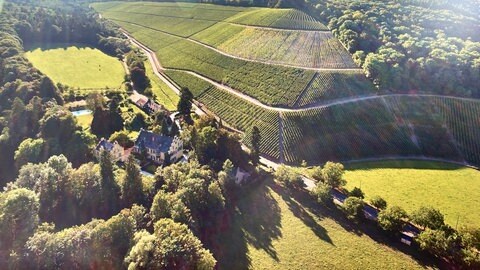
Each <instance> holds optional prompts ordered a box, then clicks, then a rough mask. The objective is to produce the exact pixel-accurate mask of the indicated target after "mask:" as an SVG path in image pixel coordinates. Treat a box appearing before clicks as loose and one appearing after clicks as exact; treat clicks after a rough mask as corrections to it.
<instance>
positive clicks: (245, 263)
mask: <svg viewBox="0 0 480 270" xmlns="http://www.w3.org/2000/svg"><path fill="white" fill-rule="evenodd" d="M238 198H239V199H238V200H236V202H234V204H233V205H232V207H231V209H230V211H229V212H227V213H226V214H225V215H224V217H223V220H222V221H221V226H220V228H219V230H218V232H217V233H216V235H215V238H216V239H215V241H213V242H214V244H213V245H210V246H211V250H212V252H213V254H214V257H215V258H216V259H217V260H218V269H248V268H250V267H251V258H250V257H249V254H248V245H251V246H253V247H254V248H256V249H261V250H263V251H265V252H266V253H267V254H268V255H269V256H270V257H271V258H272V259H274V260H275V261H277V262H278V261H279V258H278V255H277V252H276V250H275V248H274V247H273V245H272V242H273V240H275V239H279V238H281V237H282V232H281V213H280V207H279V206H278V203H277V201H276V200H275V198H273V197H272V193H271V191H270V189H269V188H268V187H267V186H266V185H265V183H264V182H262V183H257V184H254V185H253V186H250V187H248V188H246V190H245V191H242V192H241V193H240V194H238ZM210 242H212V241H210Z"/></svg>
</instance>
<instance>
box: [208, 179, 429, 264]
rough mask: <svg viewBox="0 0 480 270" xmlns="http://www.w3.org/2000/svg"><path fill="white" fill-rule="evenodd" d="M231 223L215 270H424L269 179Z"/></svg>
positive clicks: (240, 206) (220, 237) (245, 198)
mask: <svg viewBox="0 0 480 270" xmlns="http://www.w3.org/2000/svg"><path fill="white" fill-rule="evenodd" d="M231 223H232V226H231V228H230V229H229V230H226V231H225V232H224V233H221V234H219V235H218V236H217V237H218V249H214V256H216V258H217V260H218V261H219V269H421V268H423V267H424V266H423V265H422V264H421V263H419V262H417V261H416V260H415V259H413V258H412V257H411V256H410V255H406V254H404V253H402V252H399V251H397V250H395V249H394V248H391V247H389V246H387V245H384V244H383V243H384V241H386V240H385V239H384V238H382V236H379V235H367V234H365V233H363V232H362V231H354V230H352V228H354V227H355V226H354V225H353V224H351V223H350V222H349V221H347V220H346V219H345V218H344V217H343V215H342V214H340V213H339V212H338V211H336V210H326V209H325V208H323V207H320V206H319V205H318V204H316V203H312V200H311V198H310V197H309V196H308V195H306V194H305V193H295V194H289V193H287V191H286V190H285V189H284V188H282V187H280V186H278V185H277V184H275V183H274V182H272V181H267V182H266V183H262V184H260V185H259V186H258V187H254V188H253V189H252V190H250V192H248V193H247V194H245V195H243V196H241V199H240V201H239V203H238V207H237V209H236V212H235V214H234V217H233V220H231ZM374 239H375V240H374ZM389 245H392V244H391V243H390V244H389ZM393 246H396V245H395V244H393ZM397 246H398V245H397Z"/></svg>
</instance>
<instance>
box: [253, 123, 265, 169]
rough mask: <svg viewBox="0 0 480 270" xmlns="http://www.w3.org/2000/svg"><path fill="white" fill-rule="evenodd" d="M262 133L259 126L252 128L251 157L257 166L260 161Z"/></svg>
mask: <svg viewBox="0 0 480 270" xmlns="http://www.w3.org/2000/svg"><path fill="white" fill-rule="evenodd" d="M261 141H262V135H261V134H260V130H259V129H258V127H256V126H254V127H253V128H252V137H251V145H252V150H251V151H250V159H251V160H252V163H253V166H257V165H258V162H260V147H261Z"/></svg>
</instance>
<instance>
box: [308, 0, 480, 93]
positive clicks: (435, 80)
mask: <svg viewBox="0 0 480 270" xmlns="http://www.w3.org/2000/svg"><path fill="white" fill-rule="evenodd" d="M309 4H310V8H309V10H315V11H314V12H315V13H316V15H317V16H318V17H319V18H320V19H321V20H322V21H324V22H325V23H326V24H327V25H328V27H329V29H330V30H331V31H332V32H333V34H334V35H335V36H336V37H337V38H338V39H339V40H340V41H341V42H342V43H343V44H344V45H345V47H346V48H347V49H348V50H349V51H350V53H352V54H353V59H354V61H355V62H356V64H357V65H358V66H360V67H362V68H363V70H364V72H365V74H366V75H367V77H368V78H370V79H371V80H372V81H373V82H374V84H375V85H376V87H377V88H378V91H379V92H382V93H388V92H393V93H432V94H441V95H451V96H463V97H473V98H479V97H480V87H479V85H478V80H479V79H480V20H479V18H478V12H477V13H476V12H475V10H477V11H478V6H479V5H480V3H479V1H477V0H464V1H433V0H432V1H428V0H425V1H421V0H397V1H364V0H355V1H329V0H327V1H318V0H313V1H310V2H309Z"/></svg>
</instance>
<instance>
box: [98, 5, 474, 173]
mask: <svg viewBox="0 0 480 270" xmlns="http://www.w3.org/2000/svg"><path fill="white" fill-rule="evenodd" d="M92 6H93V7H94V8H95V10H97V11H98V12H100V13H101V14H102V16H103V17H104V18H107V19H109V20H111V21H112V22H114V23H116V24H118V25H119V26H120V27H121V28H122V29H124V30H125V31H127V32H128V33H129V34H130V35H132V36H133V37H134V38H135V39H136V40H138V41H139V42H141V43H143V44H144V45H145V46H147V47H148V48H150V49H151V50H153V51H154V52H155V54H156V56H157V58H158V60H159V61H160V64H161V65H162V67H163V69H164V70H163V72H164V73H165V74H166V75H167V76H168V77H170V79H172V80H173V81H175V82H176V83H177V84H178V85H180V86H186V87H189V88H190V90H191V91H192V93H193V94H194V95H195V99H196V100H197V101H198V102H200V103H202V104H203V105H205V106H206V107H207V108H208V110H209V111H211V112H213V113H214V114H215V115H217V116H218V117H220V118H221V119H222V121H223V122H225V123H228V124H229V125H230V126H232V127H234V128H236V129H239V130H241V131H243V132H245V139H244V142H245V143H246V144H247V145H248V144H249V141H250V140H249V138H250V136H251V135H250V133H249V132H250V128H251V127H252V126H257V127H259V129H260V132H261V135H262V145H261V150H262V152H263V154H265V155H267V156H269V157H271V158H273V159H276V160H280V161H284V162H287V163H292V164H298V163H300V162H301V161H302V160H305V161H307V162H308V163H309V164H318V163H322V162H325V161H327V160H336V161H348V160H361V159H367V158H381V157H393V156H403V157H428V158H441V159H448V160H451V161H457V162H467V163H470V164H477V165H478V164H480V154H479V153H480V140H479V139H478V138H480V127H479V123H478V115H480V102H479V101H475V100H471V99H462V98H455V97H447V96H430V95H410V94H398V95H393V94H392V95H389V94H382V95H377V93H376V89H375V87H374V86H373V84H372V83H371V81H370V80H368V79H367V78H366V77H365V75H364V73H363V70H362V69H360V68H358V67H357V66H356V65H355V63H354V61H353V60H352V56H351V55H350V54H349V53H348V51H347V50H346V49H345V48H344V47H343V45H342V44H341V43H340V42H339V41H338V40H337V39H336V38H335V37H334V36H333V35H332V33H331V32H330V31H329V29H328V28H327V27H326V26H325V25H323V24H322V23H320V22H318V21H316V20H315V19H314V18H312V17H311V16H309V15H307V14H305V13H303V12H301V11H298V10H293V9H267V8H243V7H227V6H214V5H207V4H192V3H149V2H128V3H96V4H93V5H92ZM208 80H211V81H213V82H215V83H217V84H219V85H223V86H225V87H222V88H219V87H218V85H217V86H215V85H212V84H211V83H210V82H209V81H208ZM251 98H253V99H254V100H256V102H255V103H254V102H251Z"/></svg>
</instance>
